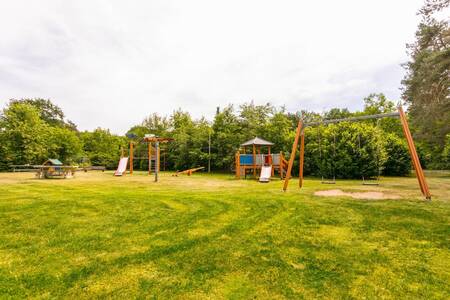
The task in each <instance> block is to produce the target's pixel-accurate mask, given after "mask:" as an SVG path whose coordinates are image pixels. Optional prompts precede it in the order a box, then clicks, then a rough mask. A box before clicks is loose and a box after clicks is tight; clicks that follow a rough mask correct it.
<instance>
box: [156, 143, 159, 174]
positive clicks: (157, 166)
mask: <svg viewBox="0 0 450 300" xmlns="http://www.w3.org/2000/svg"><path fill="white" fill-rule="evenodd" d="M155 156H156V158H155V182H158V173H159V163H158V161H159V142H158V141H157V142H156V143H155Z"/></svg>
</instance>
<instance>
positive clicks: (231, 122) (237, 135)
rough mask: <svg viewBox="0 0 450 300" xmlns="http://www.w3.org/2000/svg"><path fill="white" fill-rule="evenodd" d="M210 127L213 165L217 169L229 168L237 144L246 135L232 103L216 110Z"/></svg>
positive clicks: (231, 164) (232, 161)
mask: <svg viewBox="0 0 450 300" xmlns="http://www.w3.org/2000/svg"><path fill="white" fill-rule="evenodd" d="M212 129H213V135H212V146H213V149H214V152H213V157H212V158H213V159H212V160H213V167H214V168H215V169H217V170H230V168H231V167H232V166H233V165H234V155H235V153H236V151H237V150H238V149H239V145H240V144H241V143H242V142H243V141H244V137H246V136H248V134H247V133H244V132H243V129H242V126H241V124H240V122H239V119H238V117H237V116H236V115H235V113H234V109H233V106H232V105H229V106H227V107H225V108H224V109H223V110H222V111H218V112H217V114H216V115H215V117H214V122H213V125H212Z"/></svg>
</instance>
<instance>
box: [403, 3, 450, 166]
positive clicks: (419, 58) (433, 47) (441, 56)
mask: <svg viewBox="0 0 450 300" xmlns="http://www.w3.org/2000/svg"><path fill="white" fill-rule="evenodd" d="M449 4H450V1H448V0H427V1H425V5H424V6H423V7H422V9H421V10H420V12H419V13H420V14H421V16H422V22H421V23H420V24H419V28H418V30H417V31H416V41H415V42H414V43H412V44H410V45H408V50H409V55H410V57H411V58H410V61H409V62H408V63H406V64H405V68H406V71H407V73H406V76H405V78H404V79H403V81H402V83H403V98H404V100H405V102H406V103H408V104H409V109H408V111H409V114H410V116H411V123H412V126H413V128H414V131H415V132H414V134H415V136H416V137H417V138H418V139H419V140H420V141H422V142H424V143H426V144H427V145H425V147H426V148H427V151H430V152H431V153H432V157H433V158H434V159H433V160H434V163H435V164H436V165H439V163H440V157H441V153H442V151H443V148H444V145H445V136H446V134H447V133H448V132H450V73H449V72H450V27H449V23H448V21H447V20H438V19H437V18H436V15H437V14H436V13H437V12H439V11H442V10H444V9H446V8H448V7H449Z"/></svg>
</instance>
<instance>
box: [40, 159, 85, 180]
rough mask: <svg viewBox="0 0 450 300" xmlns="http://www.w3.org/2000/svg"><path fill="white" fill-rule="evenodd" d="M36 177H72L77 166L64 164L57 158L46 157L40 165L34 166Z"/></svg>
mask: <svg viewBox="0 0 450 300" xmlns="http://www.w3.org/2000/svg"><path fill="white" fill-rule="evenodd" d="M35 167H36V169H37V171H36V177H37V178H40V179H42V178H46V179H50V178H64V179H65V178H72V177H73V176H75V172H76V170H77V167H75V166H65V165H63V163H62V162H61V161H59V160H58V159H48V160H46V161H45V162H44V163H43V164H42V165H40V166H35Z"/></svg>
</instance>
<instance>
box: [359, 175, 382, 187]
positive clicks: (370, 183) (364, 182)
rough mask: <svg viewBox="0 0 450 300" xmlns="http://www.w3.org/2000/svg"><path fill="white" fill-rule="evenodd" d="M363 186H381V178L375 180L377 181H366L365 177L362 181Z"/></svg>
mask: <svg viewBox="0 0 450 300" xmlns="http://www.w3.org/2000/svg"><path fill="white" fill-rule="evenodd" d="M362 185H380V178H379V177H377V178H375V179H370V180H366V179H364V177H363V179H362Z"/></svg>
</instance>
